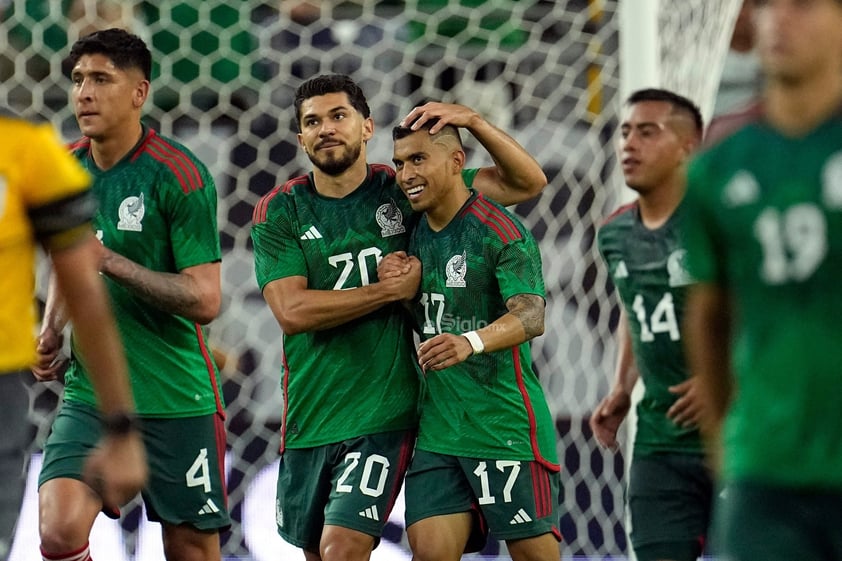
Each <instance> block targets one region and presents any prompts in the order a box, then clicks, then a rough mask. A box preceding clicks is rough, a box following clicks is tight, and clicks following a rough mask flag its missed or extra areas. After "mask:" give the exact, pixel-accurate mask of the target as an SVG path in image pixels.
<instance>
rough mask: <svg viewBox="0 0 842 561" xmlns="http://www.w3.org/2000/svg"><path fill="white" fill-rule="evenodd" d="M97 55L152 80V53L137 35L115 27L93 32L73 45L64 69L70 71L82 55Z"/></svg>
mask: <svg viewBox="0 0 842 561" xmlns="http://www.w3.org/2000/svg"><path fill="white" fill-rule="evenodd" d="M99 54H101V55H105V56H107V57H108V58H109V59H111V62H113V63H114V66H116V67H117V68H119V69H121V70H127V69H129V68H137V69H138V70H140V71H141V72H143V77H144V78H146V79H147V80H149V79H151V78H152V53H150V52H149V48H148V47H147V46H146V43H144V42H143V39H141V38H140V37H138V36H137V35H134V34H132V33H129V32H128V31H126V30H125V29H119V28H116V27H112V28H111V29H103V30H101V31H94V32H93V33H91V34H90V35H85V36H84V37H82V38H81V39H79V40H78V41H76V42H75V43H73V46H72V47H71V48H70V55H68V57H67V60H66V64H67V66H66V68H67V69H68V71H70V70H72V69H73V67H74V66H76V63H78V62H79V59H80V58H82V56H83V55H99ZM68 73H69V72H68Z"/></svg>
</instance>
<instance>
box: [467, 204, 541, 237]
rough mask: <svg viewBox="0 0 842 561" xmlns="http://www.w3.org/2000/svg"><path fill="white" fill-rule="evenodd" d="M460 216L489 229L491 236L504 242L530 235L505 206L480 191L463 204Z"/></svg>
mask: <svg viewBox="0 0 842 561" xmlns="http://www.w3.org/2000/svg"><path fill="white" fill-rule="evenodd" d="M460 217H461V218H462V219H464V220H468V221H469V222H470V223H473V224H475V225H477V226H478V227H480V228H483V229H485V230H487V231H489V232H490V233H491V235H492V237H497V238H499V239H500V241H502V242H503V243H504V244H506V243H510V242H513V241H516V240H521V239H524V238H531V237H532V235H531V233H530V232H529V230H528V229H527V228H526V226H524V225H523V223H522V222H521V221H520V220H519V219H518V218H517V217H516V216H515V215H514V214H512V213H511V212H510V211H509V210H508V209H507V208H506V207H504V206H502V205H500V204H498V203H497V202H495V201H492V200H489V199H487V198H485V197H484V196H483V195H482V194H480V193H477V194H475V195H474V196H473V197H472V199H471V200H470V201H469V202H468V204H467V205H465V208H464V209H463V210H462V212H461V216H460Z"/></svg>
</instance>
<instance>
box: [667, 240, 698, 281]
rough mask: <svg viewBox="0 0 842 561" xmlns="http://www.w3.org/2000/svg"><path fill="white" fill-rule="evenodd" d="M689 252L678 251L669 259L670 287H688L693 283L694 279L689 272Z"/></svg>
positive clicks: (684, 250) (671, 254)
mask: <svg viewBox="0 0 842 561" xmlns="http://www.w3.org/2000/svg"><path fill="white" fill-rule="evenodd" d="M686 260H687V250H686V249H676V250H675V251H673V252H672V253H670V255H669V257H668V258H667V273H668V274H669V284H670V286H686V285H688V284H692V283H693V277H692V276H691V275H690V273H689V272H688V271H687V264H686Z"/></svg>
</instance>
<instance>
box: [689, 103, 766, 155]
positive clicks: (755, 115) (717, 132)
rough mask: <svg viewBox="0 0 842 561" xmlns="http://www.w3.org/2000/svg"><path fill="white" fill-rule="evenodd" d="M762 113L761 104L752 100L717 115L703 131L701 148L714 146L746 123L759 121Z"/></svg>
mask: <svg viewBox="0 0 842 561" xmlns="http://www.w3.org/2000/svg"><path fill="white" fill-rule="evenodd" d="M763 115H764V111H763V104H762V103H761V102H760V101H759V100H752V101H750V102H749V103H747V104H745V105H743V106H741V107H738V108H737V109H735V110H734V111H730V112H728V113H723V114H721V115H717V116H716V117H714V118H713V119H712V120H711V122H710V124H709V125H708V127H707V130H706V131H705V138H704V143H703V148H710V147H712V146H715V145H716V144H719V143H720V142H722V141H723V140H725V139H727V138H728V137H730V136H731V135H733V134H734V133H735V132H737V131H739V130H741V129H743V128H745V127H746V126H747V125H751V124H754V123H757V122H759V121H760V120H761V119H762V118H763Z"/></svg>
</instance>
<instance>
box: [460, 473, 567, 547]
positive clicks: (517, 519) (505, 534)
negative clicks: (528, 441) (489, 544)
mask: <svg viewBox="0 0 842 561" xmlns="http://www.w3.org/2000/svg"><path fill="white" fill-rule="evenodd" d="M459 461H460V464H461V466H462V470H463V472H464V473H465V476H466V478H467V480H468V482H469V484H470V485H471V488H472V490H473V492H474V494H475V496H476V498H477V503H478V504H479V508H480V510H481V511H482V514H483V517H484V518H485V520H486V521H487V523H488V527H489V529H490V530H491V532H492V533H493V534H494V535H495V536H496V537H498V538H501V539H504V540H506V541H509V540H520V539H525V538H532V537H536V536H541V535H543V534H550V535H552V536H553V539H555V540H556V542H558V541H561V532H560V530H559V488H560V475H559V471H558V470H557V469H553V468H550V467H548V466H545V465H543V464H541V463H540V462H536V461H527V460H501V459H483V460H480V459H475V458H460V459H459Z"/></svg>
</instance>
